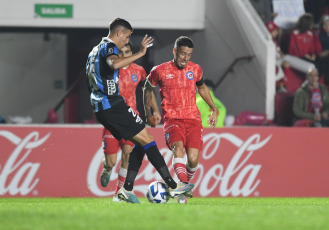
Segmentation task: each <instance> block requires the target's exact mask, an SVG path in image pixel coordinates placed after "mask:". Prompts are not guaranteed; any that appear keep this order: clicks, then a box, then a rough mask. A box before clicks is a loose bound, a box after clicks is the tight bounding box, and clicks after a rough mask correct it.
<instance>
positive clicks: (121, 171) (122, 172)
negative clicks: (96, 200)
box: [115, 167, 127, 194]
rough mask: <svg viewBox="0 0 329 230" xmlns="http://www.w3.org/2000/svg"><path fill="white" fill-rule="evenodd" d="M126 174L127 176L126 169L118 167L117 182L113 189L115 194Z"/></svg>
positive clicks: (122, 183)
mask: <svg viewBox="0 0 329 230" xmlns="http://www.w3.org/2000/svg"><path fill="white" fill-rule="evenodd" d="M126 176H127V169H124V168H121V167H120V169H119V172H118V183H117V187H116V189H115V194H117V193H118V191H119V190H120V188H121V187H122V186H123V185H124V183H125V180H126Z"/></svg>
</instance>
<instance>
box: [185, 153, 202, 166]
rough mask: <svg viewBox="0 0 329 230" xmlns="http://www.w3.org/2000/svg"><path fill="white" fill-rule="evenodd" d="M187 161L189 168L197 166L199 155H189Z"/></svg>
mask: <svg viewBox="0 0 329 230" xmlns="http://www.w3.org/2000/svg"><path fill="white" fill-rule="evenodd" d="M187 163H188V165H189V166H190V167H191V168H195V167H196V166H198V163H199V157H198V156H196V155H193V156H189V157H188V159H187Z"/></svg>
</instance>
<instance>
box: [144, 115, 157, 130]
mask: <svg viewBox="0 0 329 230" xmlns="http://www.w3.org/2000/svg"><path fill="white" fill-rule="evenodd" d="M146 123H147V124H148V125H149V126H151V127H152V128H154V127H155V126H156V125H157V124H156V120H155V117H154V116H152V117H147V118H146Z"/></svg>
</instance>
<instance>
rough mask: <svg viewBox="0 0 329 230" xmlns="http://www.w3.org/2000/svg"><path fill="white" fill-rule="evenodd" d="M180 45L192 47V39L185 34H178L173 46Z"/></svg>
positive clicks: (177, 46)
mask: <svg viewBox="0 0 329 230" xmlns="http://www.w3.org/2000/svg"><path fill="white" fill-rule="evenodd" d="M181 46H187V47H188V48H193V47H194V46H193V41H192V39H191V38H189V37H186V36H180V37H179V38H177V39H176V41H175V46H174V48H176V49H177V48H179V47H181Z"/></svg>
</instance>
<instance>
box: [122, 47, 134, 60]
mask: <svg viewBox="0 0 329 230" xmlns="http://www.w3.org/2000/svg"><path fill="white" fill-rule="evenodd" d="M131 55H132V51H131V49H130V46H124V47H123V48H122V49H120V51H119V57H120V58H122V57H130V56H131Z"/></svg>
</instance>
